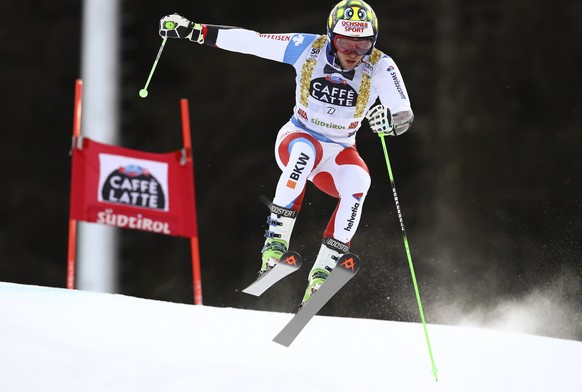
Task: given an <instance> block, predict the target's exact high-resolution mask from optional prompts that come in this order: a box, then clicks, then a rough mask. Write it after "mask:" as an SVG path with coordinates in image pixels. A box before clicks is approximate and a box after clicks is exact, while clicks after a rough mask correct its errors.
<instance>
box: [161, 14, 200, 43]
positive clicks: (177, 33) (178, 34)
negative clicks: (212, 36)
mask: <svg viewBox="0 0 582 392" xmlns="http://www.w3.org/2000/svg"><path fill="white" fill-rule="evenodd" d="M160 36H161V37H162V38H166V37H168V38H188V39H189V40H190V41H194V42H198V43H199V44H202V43H204V35H203V34H202V25H201V24H199V23H194V22H191V21H190V20H188V19H186V18H184V17H183V16H181V15H178V14H172V15H168V16H164V17H163V18H162V19H160Z"/></svg>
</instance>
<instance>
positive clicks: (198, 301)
mask: <svg viewBox="0 0 582 392" xmlns="http://www.w3.org/2000/svg"><path fill="white" fill-rule="evenodd" d="M180 112H181V114H182V137H183V140H184V149H185V150H186V162H191V164H192V166H194V161H193V159H192V137H191V132H190V113H189V110H188V100H187V99H185V98H183V99H181V100H180ZM192 175H194V171H192ZM192 184H193V185H194V178H192ZM193 191H194V192H193V195H194V200H193V203H194V217H193V219H194V236H192V237H190V248H191V251H192V274H193V283H194V304H195V305H202V278H201V274H200V248H199V244H198V218H197V215H196V188H195V187H194V189H193Z"/></svg>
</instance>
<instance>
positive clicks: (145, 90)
mask: <svg viewBox="0 0 582 392" xmlns="http://www.w3.org/2000/svg"><path fill="white" fill-rule="evenodd" d="M167 40H168V37H164V38H163V39H162V45H161V46H160V50H158V55H157V56H156V60H155V61H154V65H153V66H152V70H151V71H150V76H148V80H147V81H146V84H145V86H144V88H142V89H141V90H139V96H140V97H142V98H145V97H147V96H148V86H149V85H150V80H152V75H153V74H154V70H155V69H156V66H157V65H158V60H159V59H160V56H161V55H162V51H163V50H164V46H165V45H166V41H167Z"/></svg>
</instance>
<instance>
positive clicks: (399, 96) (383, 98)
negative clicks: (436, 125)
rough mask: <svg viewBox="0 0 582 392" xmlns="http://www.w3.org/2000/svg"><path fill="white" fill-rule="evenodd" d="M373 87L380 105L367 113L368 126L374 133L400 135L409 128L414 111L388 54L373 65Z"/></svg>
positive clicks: (401, 79) (400, 76)
mask: <svg viewBox="0 0 582 392" xmlns="http://www.w3.org/2000/svg"><path fill="white" fill-rule="evenodd" d="M374 79H375V83H374V88H375V89H376V91H377V93H378V97H379V98H380V102H381V105H377V106H376V107H373V108H372V109H371V110H370V111H369V112H368V114H367V116H366V117H367V118H368V121H369V123H370V127H371V128H372V130H373V131H374V132H376V133H379V132H384V133H387V134H388V135H392V136H396V135H401V134H403V133H404V132H406V131H407V130H408V128H410V126H411V125H412V121H413V120H414V113H413V112H412V108H411V105H410V98H409V97H408V92H407V91H406V86H405V85H404V79H403V78H402V74H401V73H400V70H399V69H398V67H397V66H396V64H395V63H394V61H393V60H392V58H390V57H388V56H386V55H385V56H383V57H382V58H381V59H380V60H379V62H378V64H377V65H376V66H374Z"/></svg>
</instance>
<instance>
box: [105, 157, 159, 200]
mask: <svg viewBox="0 0 582 392" xmlns="http://www.w3.org/2000/svg"><path fill="white" fill-rule="evenodd" d="M99 165H100V170H99V195H98V199H99V201H102V202H109V203H117V204H124V205H128V206H132V207H140V208H148V209H154V210H162V211H168V210H169V205H168V204H169V203H168V201H169V198H168V197H167V195H168V165H167V164H166V163H164V162H157V161H148V160H144V159H136V158H128V157H123V156H118V155H111V154H100V155H99Z"/></svg>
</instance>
